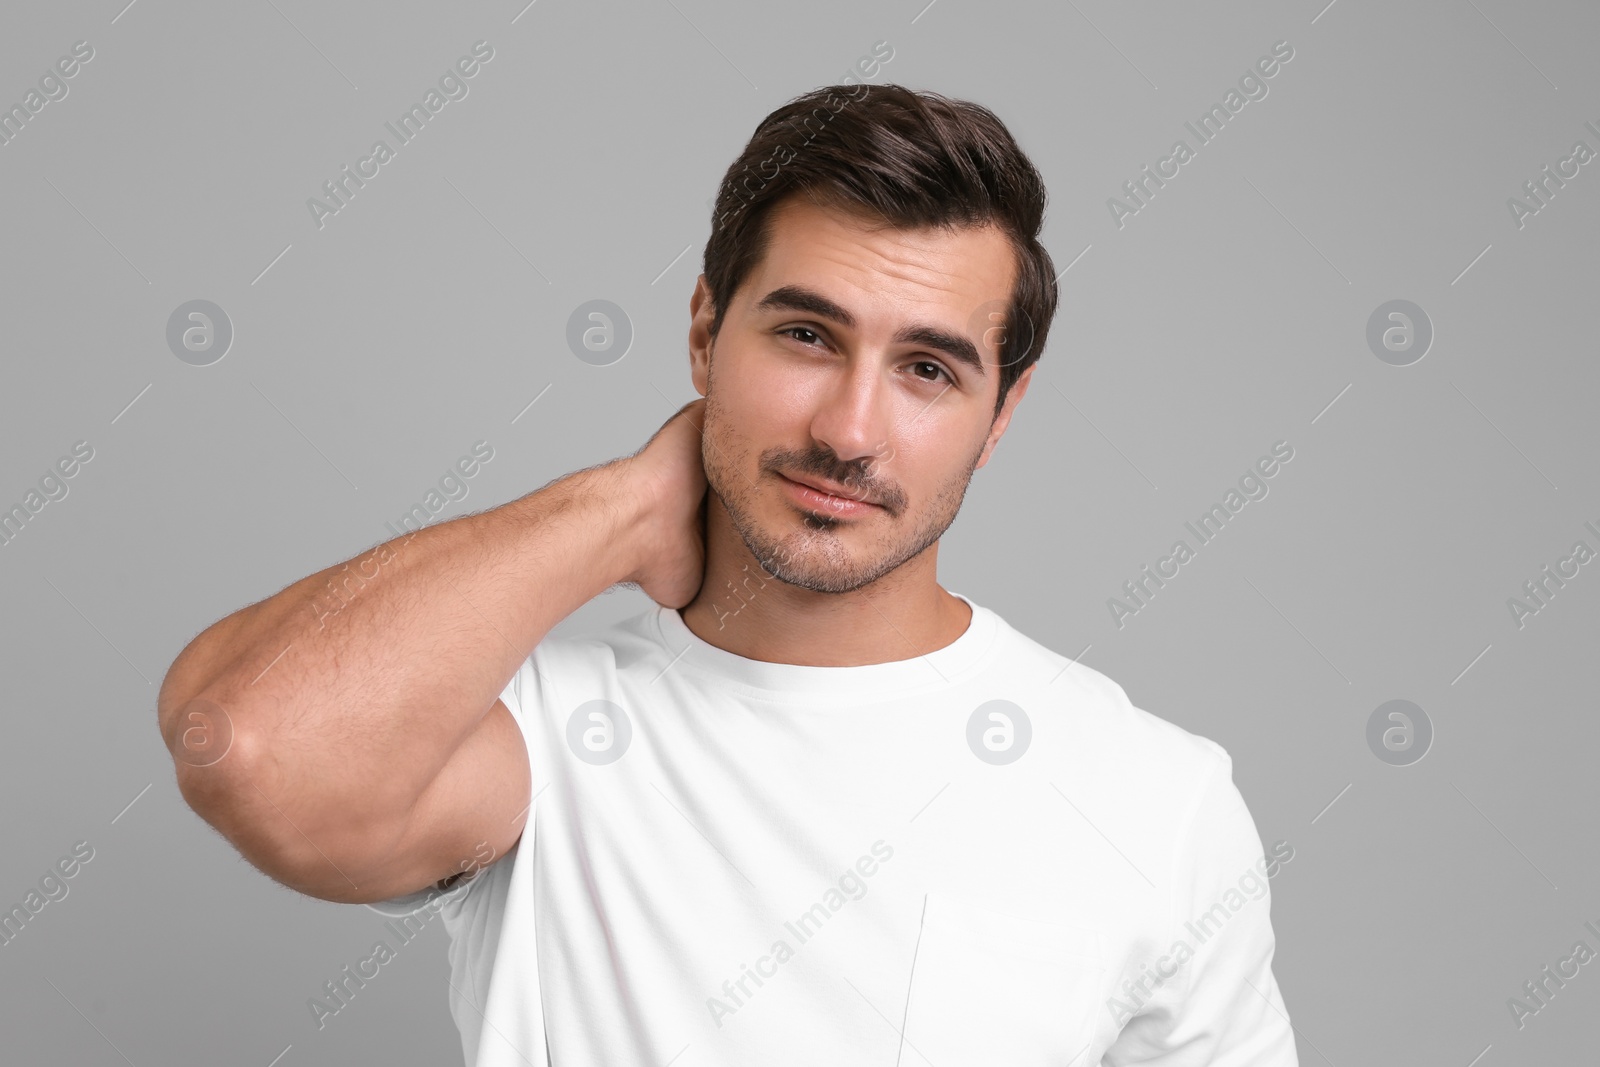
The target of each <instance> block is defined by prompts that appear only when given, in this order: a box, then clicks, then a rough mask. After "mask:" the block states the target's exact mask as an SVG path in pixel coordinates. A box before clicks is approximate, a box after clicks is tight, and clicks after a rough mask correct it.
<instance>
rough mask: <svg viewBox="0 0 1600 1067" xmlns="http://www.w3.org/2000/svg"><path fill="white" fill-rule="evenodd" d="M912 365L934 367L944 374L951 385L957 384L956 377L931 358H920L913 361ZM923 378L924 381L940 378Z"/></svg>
mask: <svg viewBox="0 0 1600 1067" xmlns="http://www.w3.org/2000/svg"><path fill="white" fill-rule="evenodd" d="M912 366H913V367H932V368H933V369H934V370H936V371H938V372H939V373H940V374H942V375H944V379H945V381H947V382H949V383H950V384H951V385H954V384H955V378H953V377H951V375H950V372H949V371H947V370H945V369H944V368H943V367H941V366H940V365H939V364H937V363H935V362H933V360H931V359H920V360H918V361H917V362H915V363H913V364H912ZM923 380H924V381H937V380H938V379H937V378H926V379H923Z"/></svg>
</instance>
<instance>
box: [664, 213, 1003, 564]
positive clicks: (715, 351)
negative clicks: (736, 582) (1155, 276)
mask: <svg viewBox="0 0 1600 1067" xmlns="http://www.w3.org/2000/svg"><path fill="white" fill-rule="evenodd" d="M768 224H769V227H770V236H771V240H770V243H769V245H768V248H767V252H766V255H765V257H764V259H763V261H762V262H761V263H760V264H759V265H758V266H757V268H756V269H755V270H754V271H752V272H751V274H750V276H749V277H748V278H747V279H746V280H745V282H744V283H743V284H742V285H741V286H740V288H739V291H738V293H737V294H736V295H735V297H734V299H733V301H732V303H731V305H730V306H729V308H728V311H727V314H726V315H725V316H724V317H723V321H722V327H721V329H720V331H719V332H718V334H717V337H716V340H715V342H714V343H713V342H711V340H710V332H709V326H710V321H711V317H712V312H713V310H714V309H713V308H712V307H711V301H710V292H709V290H708V289H707V288H706V285H705V280H704V278H703V277H702V278H701V280H700V283H699V285H698V286H697V287H696V291H695V295H694V298H693V299H692V300H691V302H690V309H691V311H692V313H693V315H694V322H693V324H692V325H691V329H690V351H691V359H692V362H693V371H694V380H695V387H696V388H697V389H698V390H699V391H700V392H702V393H704V394H705V396H706V408H705V432H704V437H703V440H704V442H705V444H704V462H705V469H706V479H707V482H708V483H709V485H710V488H711V491H712V493H714V494H715V495H716V498H717V499H718V500H719V501H720V502H721V503H722V505H723V507H724V508H725V509H726V511H727V513H728V515H729V517H730V519H731V522H732V525H733V527H734V529H735V530H736V531H737V532H738V534H739V536H740V538H741V539H742V540H743V541H744V543H745V546H746V547H747V548H748V549H749V550H750V552H751V554H752V555H753V556H754V557H755V558H756V560H757V562H759V563H760V564H761V565H762V566H763V567H764V568H765V569H766V570H768V571H769V572H771V573H772V574H773V575H775V576H776V577H778V578H779V579H780V580H782V581H784V582H787V583H789V584H791V585H795V586H799V587H802V588H805V589H811V590H815V591H817V592H826V593H843V592H849V591H851V590H854V589H857V588H860V587H861V586H864V585H867V584H868V583H870V582H872V581H875V580H876V579H878V578H880V577H882V576H883V575H885V574H888V573H889V572H891V571H893V570H895V569H896V568H897V567H899V566H900V565H901V564H903V563H905V562H906V561H908V560H911V559H913V558H915V557H916V556H918V555H919V554H921V553H922V552H923V550H925V549H927V548H928V546H930V545H932V544H933V543H934V542H936V541H937V540H938V539H939V538H940V537H941V536H942V535H943V534H944V531H945V530H946V529H947V528H948V527H949V525H950V523H951V522H952V521H954V519H955V517H956V513H957V512H958V511H959V510H960V507H961V501H962V498H963V497H964V496H965V494H966V489H967V485H968V483H969V482H970V481H971V478H972V472H973V471H974V470H975V469H976V468H978V467H981V466H983V464H984V463H986V462H988V458H989V454H990V451H991V450H992V448H993V446H994V443H995V442H996V441H998V440H999V438H1000V435H1001V434H1002V433H1003V432H1004V431H1005V428H1006V425H1007V423H1009V421H1010V418H1011V412H1012V409H1013V408H1014V407H1015V405H1016V404H1017V402H1018V401H1019V400H1021V398H1022V395H1023V394H1024V393H1025V392H1026V391H1027V385H1028V379H1029V378H1030V377H1031V376H1032V373H1033V372H1032V368H1031V367H1030V368H1029V370H1028V371H1027V372H1026V373H1024V375H1023V376H1022V377H1021V378H1020V379H1019V380H1018V381H1017V383H1016V384H1015V385H1013V386H1012V388H1011V391H1010V393H1009V394H1008V395H1007V397H1006V403H1005V406H1004V407H1003V408H1002V409H1001V412H1000V414H999V416H998V417H994V405H995V398H996V396H997V395H998V394H999V388H1000V381H999V367H998V358H999V357H998V351H997V348H996V344H997V342H998V341H999V340H1001V339H1002V337H1003V335H1002V334H1001V331H1000V330H998V329H996V328H995V325H996V323H997V322H999V321H1000V320H999V319H998V318H995V317H991V316H990V315H989V314H988V313H989V312H990V311H991V310H993V309H998V308H1001V307H1003V306H1004V304H1005V302H1006V301H1007V300H1008V299H1009V297H1010V293H1011V285H1012V282H1013V279H1014V275H1015V271H1016V262H1015V256H1014V254H1013V252H1012V249H1011V245H1010V243H1009V242H1008V241H1007V240H1006V238H1005V236H1004V235H1003V234H1002V233H1001V232H1000V231H998V230H996V229H993V228H984V229H963V230H958V231H955V232H946V231H941V230H892V229H887V228H879V227H878V226H877V224H875V223H872V222H869V221H866V220H863V219H860V218H858V217H856V216H853V215H848V214H845V213H842V212H839V211H837V210H836V209H831V208H822V207H819V206H818V205H816V204H815V203H813V202H812V201H811V200H809V199H808V198H806V197H805V196H803V195H800V196H795V197H791V198H789V199H787V200H785V201H784V202H783V203H782V204H780V205H779V206H778V207H777V208H776V209H775V210H774V211H773V213H772V215H771V216H770V217H769V220H768ZM963 357H965V358H963ZM792 479H802V480H807V481H813V482H818V483H831V485H832V486H833V487H834V488H835V490H836V494H835V495H832V496H825V495H814V494H811V493H809V492H808V491H807V490H805V489H804V488H802V487H800V486H799V485H797V484H796V482H795V481H793V480H792Z"/></svg>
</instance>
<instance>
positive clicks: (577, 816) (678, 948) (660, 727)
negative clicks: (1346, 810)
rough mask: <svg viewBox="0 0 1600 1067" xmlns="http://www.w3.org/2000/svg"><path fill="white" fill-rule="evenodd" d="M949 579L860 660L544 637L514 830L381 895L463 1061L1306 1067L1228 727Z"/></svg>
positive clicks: (673, 634)
mask: <svg viewBox="0 0 1600 1067" xmlns="http://www.w3.org/2000/svg"><path fill="white" fill-rule="evenodd" d="M957 595H959V594H957ZM961 599H963V600H965V601H966V602H967V603H968V604H969V605H970V606H971V607H972V612H973V615H972V622H971V624H970V626H969V627H968V628H967V630H966V631H965V632H964V633H963V634H962V635H961V636H960V637H959V638H957V639H956V640H955V642H953V643H952V644H950V645H948V646H946V647H945V648H942V649H939V650H938V651H935V652H931V653H929V654H928V655H925V656H919V657H915V658H912V659H905V660H898V661H895V662H890V663H878V664H871V665H867V666H860V667H806V666H797V665H793V664H783V663H767V662H762V661H759V660H752V659H746V658H744V657H742V656H737V655H734V654H733V653H730V652H727V651H725V650H723V649H720V648H717V647H716V646H715V645H712V644H710V643H708V642H706V641H703V640H701V639H700V638H699V637H697V636H695V634H694V633H693V632H692V631H691V630H690V629H689V628H688V626H687V625H686V624H685V623H684V622H683V619H682V617H681V616H680V615H679V614H678V612H677V611H675V610H671V609H667V608H662V607H659V606H657V605H652V606H651V607H650V608H649V609H648V610H647V611H645V612H643V613H641V614H639V615H636V616H634V617H632V618H629V619H626V620H624V621H622V622H619V623H616V624H613V625H612V626H610V627H607V628H605V629H604V630H602V631H600V632H598V633H596V634H592V635H587V636H583V637H565V638H561V639H551V638H547V639H546V640H545V641H543V642H542V643H540V644H539V646H538V647H537V648H536V649H535V650H534V652H533V655H531V656H530V657H529V659H528V661H527V662H525V663H524V664H523V666H522V668H521V669H520V670H519V671H518V673H517V675H516V677H514V678H513V679H512V681H511V684H510V685H508V686H507V687H506V690H505V692H504V693H503V694H502V695H501V699H502V700H503V701H504V702H505V704H506V707H508V708H509V709H510V710H511V713H512V715H513V716H515V717H516V720H517V722H518V723H519V724H520V725H521V727H522V731H523V736H524V737H525V739H526V741H527V746H528V752H529V758H530V762H531V767H532V780H533V793H534V800H533V806H532V810H531V811H530V812H529V816H528V822H527V824H526V828H525V830H524V833H523V837H522V839H521V840H520V841H519V842H518V844H517V846H516V847H515V848H514V849H513V850H512V851H510V852H508V853H507V854H506V855H505V856H503V857H501V858H500V859H499V860H497V861H496V862H493V863H491V864H490V865H489V866H487V867H484V868H482V869H481V870H479V871H477V872H476V874H475V876H474V877H473V878H471V879H470V880H468V881H465V882H463V883H461V884H458V885H457V886H456V887H454V888H453V889H452V890H451V891H450V892H449V893H448V894H445V895H443V896H440V895H439V894H438V893H437V891H435V890H427V891H424V892H422V893H417V894H409V895H408V896H406V897H401V898H397V899H396V900H394V901H389V902H385V903H384V904H381V905H375V907H377V908H379V909H380V910H384V911H386V912H395V911H402V910H406V909H407V908H412V907H415V906H416V905H417V904H418V903H419V902H422V901H425V900H430V898H431V902H430V903H429V904H428V905H427V906H428V907H429V908H430V909H431V910H433V911H436V912H437V913H438V914H440V915H442V916H443V917H444V920H445V923H444V925H445V927H446V929H447V930H448V931H449V934H450V966H451V969H452V972H453V974H452V978H451V994H450V1008H451V1013H452V1015H453V1016H454V1018H455V1021H456V1024H457V1026H458V1027H460V1030H461V1036H462V1049H463V1054H464V1057H465V1063H466V1064H467V1065H468V1067H526V1065H533V1067H545V1064H546V1063H547V1062H549V1063H554V1064H556V1065H558V1067H600V1065H605V1067H623V1065H634V1064H638V1065H647V1064H648V1065H654V1067H665V1065H667V1064H669V1063H670V1064H671V1065H672V1067H723V1065H726V1067H753V1065H761V1067H789V1065H794V1067H801V1065H804V1067H816V1065H817V1064H828V1065H830V1067H850V1065H856V1064H860V1065H863V1067H866V1065H873V1067H890V1065H894V1064H899V1065H901V1067H920V1065H932V1067H962V1065H967V1064H980V1063H982V1064H989V1063H1004V1064H1007V1065H1009V1067H1027V1065H1033V1064H1047V1063H1048V1064H1051V1065H1055V1067H1066V1065H1071V1067H1092V1065H1095V1064H1102V1063H1104V1064H1107V1065H1112V1067H1120V1065H1126V1064H1149V1065H1153V1067H1157V1065H1158V1067H1200V1065H1202V1064H1206V1065H1213V1067H1297V1060H1296V1052H1295V1045H1294V1036H1293V1033H1292V1031H1291V1028H1290V1026H1289V1019H1288V1015H1287V1012H1286V1009H1285V1007H1284V1004H1283V999H1282V997H1281V995H1280V993H1279V990H1278V986H1277V982H1276V980H1275V979H1274V977H1273V974H1272V954H1273V948H1274V941H1273V936H1272V927H1271V923H1270V918H1269V908H1270V905H1271V894H1270V888H1269V885H1268V883H1267V881H1266V877H1271V876H1272V875H1273V874H1276V873H1277V871H1278V869H1279V867H1280V863H1279V860H1280V859H1281V860H1284V861H1287V859H1290V858H1292V856H1293V850H1292V848H1289V849H1288V850H1287V855H1285V854H1284V852H1283V851H1282V850H1281V847H1280V846H1281V843H1280V845H1275V846H1274V852H1273V856H1274V857H1275V858H1270V859H1269V857H1268V856H1267V854H1266V853H1265V851H1264V850H1263V848H1262V845H1261V840H1260V837H1259V836H1258V835H1257V832H1256V828H1255V824H1254V822H1253V820H1252V819H1251V817H1250V813H1249V812H1248V810H1247V809H1246V807H1245V804H1244V801H1243V799H1242V798H1241V796H1240V794H1239V791H1238V789H1237V788H1236V787H1235V786H1234V784H1233V780H1232V773H1231V767H1232V763H1231V760H1230V758H1229V756H1228V754H1227V752H1226V751H1225V750H1224V749H1223V748H1222V747H1221V746H1219V745H1217V744H1216V743H1215V742H1213V741H1210V740H1208V739H1206V738H1203V737H1200V736H1198V735H1196V734H1192V733H1189V732H1188V731H1186V730H1183V729H1182V728H1180V727H1178V726H1175V725H1173V724H1172V723H1169V722H1167V721H1166V720H1164V719H1160V718H1157V717H1155V716H1154V715H1151V714H1150V713H1148V712H1145V711H1142V710H1141V709H1139V708H1136V707H1134V706H1133V705H1132V704H1131V703H1130V702H1129V700H1128V697H1127V694H1126V693H1124V692H1123V690H1122V688H1121V687H1120V686H1118V685H1117V684H1116V683H1115V682H1113V681H1111V680H1110V679H1109V678H1107V677H1106V676H1104V675H1103V674H1100V673H1099V672H1097V671H1095V670H1093V669H1091V668H1088V667H1085V666H1082V665H1081V664H1074V663H1072V662H1071V661H1070V660H1068V659H1066V658H1065V657H1063V656H1061V655H1058V654H1057V653H1055V652H1052V651H1050V650H1049V649H1046V648H1044V647H1043V646H1041V645H1039V644H1037V643H1035V642H1034V641H1032V640H1031V639H1029V638H1027V637H1025V636H1023V635H1022V634H1020V633H1018V632H1017V631H1016V630H1013V629H1012V628H1011V627H1010V626H1009V625H1007V624H1006V623H1005V621H1004V620H1002V619H1001V618H1000V617H999V616H998V615H996V614H995V613H994V612H992V611H990V610H988V609H986V608H983V607H980V606H978V605H976V604H973V603H972V601H971V600H970V599H969V598H967V597H962V598H961ZM726 625H730V626H736V625H738V618H737V616H736V615H735V616H732V617H730V618H729V619H728V620H726ZM1263 875H1265V876H1266V877H1263ZM547 1050H548V1051H547Z"/></svg>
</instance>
